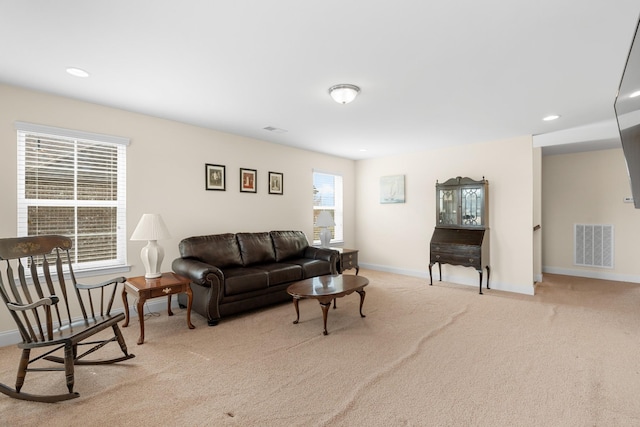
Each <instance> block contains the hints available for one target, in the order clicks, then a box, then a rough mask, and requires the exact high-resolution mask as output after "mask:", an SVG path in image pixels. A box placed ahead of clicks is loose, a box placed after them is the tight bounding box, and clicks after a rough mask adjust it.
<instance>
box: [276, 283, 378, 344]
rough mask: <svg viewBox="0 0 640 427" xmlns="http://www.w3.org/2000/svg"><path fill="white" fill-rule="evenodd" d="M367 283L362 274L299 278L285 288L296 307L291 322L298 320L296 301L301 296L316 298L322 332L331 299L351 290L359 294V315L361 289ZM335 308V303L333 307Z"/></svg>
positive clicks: (325, 332) (361, 299)
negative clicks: (320, 310)
mask: <svg viewBox="0 0 640 427" xmlns="http://www.w3.org/2000/svg"><path fill="white" fill-rule="evenodd" d="M368 284H369V279H367V278H366V277H362V276H354V275H351V274H348V275H341V274H340V275H335V276H319V277H312V278H310V279H305V280H301V281H299V282H295V283H293V284H291V285H290V286H289V287H288V288H287V292H288V293H289V295H291V296H292V297H293V306H294V307H295V308H296V320H295V321H294V322H293V324H294V325H295V324H297V323H298V321H299V320H300V310H299V309H298V301H299V300H301V299H303V298H312V299H317V300H318V302H319V303H320V307H321V308H322V319H323V321H324V332H323V333H324V334H325V335H328V334H329V333H328V332H327V313H328V311H329V307H331V301H335V299H336V298H341V297H343V296H345V295H349V294H351V293H353V292H357V293H359V294H360V316H361V317H366V316H365V315H364V314H362V304H363V303H364V297H365V294H366V293H365V291H364V290H363V289H362V288H364V287H365V286H367V285H368ZM333 308H335V305H334V307H333Z"/></svg>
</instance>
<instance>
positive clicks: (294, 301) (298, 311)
mask: <svg viewBox="0 0 640 427" xmlns="http://www.w3.org/2000/svg"><path fill="white" fill-rule="evenodd" d="M293 306H294V307H295V309H296V320H294V321H293V324H294V325H297V324H298V320H300V310H298V298H294V299H293Z"/></svg>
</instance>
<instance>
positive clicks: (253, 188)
mask: <svg viewBox="0 0 640 427" xmlns="http://www.w3.org/2000/svg"><path fill="white" fill-rule="evenodd" d="M256 175H257V171H256V170H255V169H244V168H240V192H241V193H257V188H258V187H257V183H256V181H257V176H256Z"/></svg>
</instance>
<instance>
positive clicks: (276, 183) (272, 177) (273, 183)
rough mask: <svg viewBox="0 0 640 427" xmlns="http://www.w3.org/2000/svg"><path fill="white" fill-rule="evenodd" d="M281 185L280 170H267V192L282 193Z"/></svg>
mask: <svg viewBox="0 0 640 427" xmlns="http://www.w3.org/2000/svg"><path fill="white" fill-rule="evenodd" d="M282 185H283V176H282V174H281V173H280V172H269V194H284V193H283V187H282Z"/></svg>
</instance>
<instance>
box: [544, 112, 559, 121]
mask: <svg viewBox="0 0 640 427" xmlns="http://www.w3.org/2000/svg"><path fill="white" fill-rule="evenodd" d="M559 118H560V116H559V115H557V114H551V115H548V116H547V117H544V118H543V119H542V120H544V121H545V122H550V121H551V120H556V119H559Z"/></svg>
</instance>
